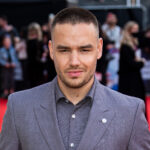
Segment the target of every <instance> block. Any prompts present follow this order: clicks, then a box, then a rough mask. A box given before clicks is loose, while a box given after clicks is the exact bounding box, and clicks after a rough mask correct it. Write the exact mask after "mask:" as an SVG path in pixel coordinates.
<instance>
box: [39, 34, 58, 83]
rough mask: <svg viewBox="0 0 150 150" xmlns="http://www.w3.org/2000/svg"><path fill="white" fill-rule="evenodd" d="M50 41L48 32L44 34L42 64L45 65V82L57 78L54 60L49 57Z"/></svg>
mask: <svg viewBox="0 0 150 150" xmlns="http://www.w3.org/2000/svg"><path fill="white" fill-rule="evenodd" d="M48 41H49V34H48V32H43V49H42V57H41V62H42V64H43V76H44V82H48V81H51V80H53V79H54V77H55V76H56V71H55V67H54V63H53V61H52V59H51V58H50V57H49V49H48Z"/></svg>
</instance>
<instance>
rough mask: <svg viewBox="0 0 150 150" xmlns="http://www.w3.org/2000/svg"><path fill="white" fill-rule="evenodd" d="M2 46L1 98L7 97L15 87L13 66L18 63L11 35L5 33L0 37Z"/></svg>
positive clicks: (0, 53)
mask: <svg viewBox="0 0 150 150" xmlns="http://www.w3.org/2000/svg"><path fill="white" fill-rule="evenodd" d="M2 44H3V47H2V48H1V49H0V65H1V78H2V86H3V94H2V97H3V98H7V96H8V95H9V94H10V93H13V92H14V88H15V74H14V71H15V67H16V65H17V63H18V60H17V56H16V52H15V49H14V47H13V46H12V41H11V37H10V36H9V35H5V36H4V37H3V39H2Z"/></svg>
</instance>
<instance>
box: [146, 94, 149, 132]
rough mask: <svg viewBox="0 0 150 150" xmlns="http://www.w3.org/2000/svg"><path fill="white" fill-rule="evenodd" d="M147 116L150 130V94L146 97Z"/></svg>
mask: <svg viewBox="0 0 150 150" xmlns="http://www.w3.org/2000/svg"><path fill="white" fill-rule="evenodd" d="M146 116H147V121H148V124H149V130H150V96H148V97H147V98H146Z"/></svg>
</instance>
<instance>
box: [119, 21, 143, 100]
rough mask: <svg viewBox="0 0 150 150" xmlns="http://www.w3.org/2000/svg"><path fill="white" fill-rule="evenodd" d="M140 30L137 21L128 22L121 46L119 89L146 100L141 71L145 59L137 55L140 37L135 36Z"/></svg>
mask: <svg viewBox="0 0 150 150" xmlns="http://www.w3.org/2000/svg"><path fill="white" fill-rule="evenodd" d="M138 32H139V25H138V24H137V23H136V22H133V21H129V22H128V23H126V25H125V27H124V31H123V37H122V42H121V48H120V61H119V91H120V92H121V93H124V94H127V95H130V96H135V97H139V98H141V99H143V100H145V90H144V84H143V81H142V77H141V72H140V70H141V68H142V67H143V66H144V62H145V60H144V59H142V58H140V57H137V55H136V50H137V49H138V38H136V37H135V36H134V35H135V34H136V33H138Z"/></svg>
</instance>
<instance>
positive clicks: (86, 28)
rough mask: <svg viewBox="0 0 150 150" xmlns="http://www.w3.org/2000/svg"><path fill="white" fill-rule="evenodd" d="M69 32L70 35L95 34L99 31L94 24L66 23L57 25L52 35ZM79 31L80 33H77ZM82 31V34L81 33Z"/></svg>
mask: <svg viewBox="0 0 150 150" xmlns="http://www.w3.org/2000/svg"><path fill="white" fill-rule="evenodd" d="M66 31H69V34H73V33H83V32H84V33H87V34H88V33H90V32H95V33H97V29H96V27H95V25H94V24H93V23H90V24H87V23H77V24H71V23H64V24H56V26H55V27H54V28H53V31H52V35H54V34H55V33H58V32H61V33H62V32H66ZM77 31H78V32H77ZM79 31H80V32H79Z"/></svg>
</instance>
